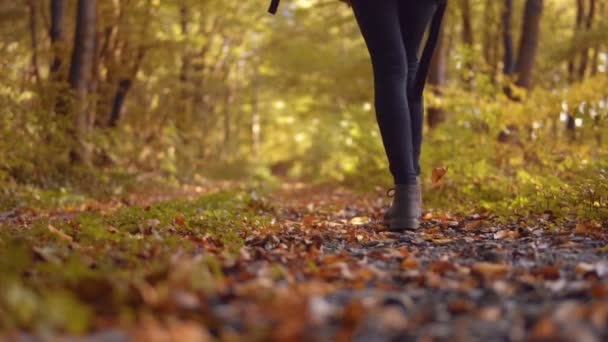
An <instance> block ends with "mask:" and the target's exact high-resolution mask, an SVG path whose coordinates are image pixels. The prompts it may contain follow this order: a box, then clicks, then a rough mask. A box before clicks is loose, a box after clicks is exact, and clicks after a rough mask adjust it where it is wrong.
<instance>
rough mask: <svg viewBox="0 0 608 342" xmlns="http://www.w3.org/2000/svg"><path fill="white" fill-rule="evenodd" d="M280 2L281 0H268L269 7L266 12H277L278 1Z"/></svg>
mask: <svg viewBox="0 0 608 342" xmlns="http://www.w3.org/2000/svg"><path fill="white" fill-rule="evenodd" d="M280 2H281V0H271V1H270V7H268V13H271V14H275V13H277V10H278V9H279V3H280Z"/></svg>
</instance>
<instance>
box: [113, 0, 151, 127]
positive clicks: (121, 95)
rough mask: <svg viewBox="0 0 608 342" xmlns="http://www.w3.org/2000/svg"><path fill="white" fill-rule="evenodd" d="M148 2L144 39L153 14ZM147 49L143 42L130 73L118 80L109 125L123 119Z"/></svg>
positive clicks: (143, 32) (143, 29)
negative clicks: (130, 91) (128, 98)
mask: <svg viewBox="0 0 608 342" xmlns="http://www.w3.org/2000/svg"><path fill="white" fill-rule="evenodd" d="M147 3H148V4H147V9H148V11H147V13H146V17H145V21H144V24H143V25H142V38H141V39H142V40H143V39H144V37H145V35H146V34H147V31H148V28H149V26H150V19H151V15H152V13H151V10H152V4H151V0H148V1H147ZM125 45H126V44H125ZM146 50H147V48H146V47H145V46H144V43H141V44H140V45H139V47H138V48H137V52H136V55H135V58H134V61H133V64H132V65H131V68H130V70H129V72H128V74H127V75H125V76H123V77H121V78H120V80H119V81H118V87H117V88H116V92H115V93H114V100H113V101H112V109H111V111H110V119H109V120H108V126H109V127H116V126H117V125H118V122H119V121H120V120H121V119H122V116H123V107H124V104H125V100H126V99H127V94H128V93H129V90H131V86H132V85H133V82H134V80H135V77H136V76H137V73H138V72H139V69H140V67H141V63H142V62H143V59H144V57H145V55H146ZM128 62H129V61H128V60H124V61H123V64H126V63H128Z"/></svg>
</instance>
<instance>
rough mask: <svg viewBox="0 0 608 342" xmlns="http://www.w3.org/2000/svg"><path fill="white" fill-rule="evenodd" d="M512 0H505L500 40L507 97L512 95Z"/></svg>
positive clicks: (513, 66)
mask: <svg viewBox="0 0 608 342" xmlns="http://www.w3.org/2000/svg"><path fill="white" fill-rule="evenodd" d="M512 20H513V0H505V4H504V8H503V12H502V41H503V49H504V55H503V62H502V64H503V69H502V72H503V74H504V75H505V76H506V77H505V78H506V81H505V83H504V88H503V90H504V93H505V95H507V96H508V97H512V96H513V94H512V90H511V77H512V76H513V73H514V72H515V62H514V61H513V54H514V53H513V27H512V25H511V22H512Z"/></svg>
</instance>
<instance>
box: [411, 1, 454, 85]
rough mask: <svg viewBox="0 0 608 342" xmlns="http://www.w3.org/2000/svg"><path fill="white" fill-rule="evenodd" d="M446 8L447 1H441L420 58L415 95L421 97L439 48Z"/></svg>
mask: <svg viewBox="0 0 608 342" xmlns="http://www.w3.org/2000/svg"><path fill="white" fill-rule="evenodd" d="M446 6H447V0H441V3H440V4H439V7H437V11H436V12H435V15H433V20H432V21H431V28H430V31H429V36H428V39H427V41H426V44H425V45H424V50H423V51H422V56H421V58H420V65H419V66H418V72H417V73H416V79H415V81H414V82H415V83H414V89H413V91H414V95H417V96H421V95H422V92H423V91H424V86H425V84H426V78H427V76H428V75H429V68H430V65H431V60H432V59H433V54H434V53H435V48H436V47H437V41H438V40H439V34H440V32H441V23H442V21H443V16H444V14H445V8H446Z"/></svg>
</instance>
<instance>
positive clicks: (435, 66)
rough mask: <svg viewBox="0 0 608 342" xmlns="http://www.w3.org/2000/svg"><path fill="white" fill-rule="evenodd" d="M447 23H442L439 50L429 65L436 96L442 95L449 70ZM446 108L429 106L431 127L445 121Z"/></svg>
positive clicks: (429, 124) (430, 78)
mask: <svg viewBox="0 0 608 342" xmlns="http://www.w3.org/2000/svg"><path fill="white" fill-rule="evenodd" d="M445 27H446V26H445V25H442V27H441V30H440V31H439V36H438V38H437V50H436V51H435V54H434V55H433V59H431V65H430V67H429V77H428V84H429V86H430V87H429V88H430V90H431V92H433V94H435V95H436V96H441V93H442V87H444V86H445V85H446V83H447V72H448V65H447V62H448V54H447V50H448V49H447V44H446V41H445ZM445 114H446V113H445V110H444V109H443V108H440V107H434V106H429V107H428V110H427V117H426V122H427V124H428V126H429V128H434V127H437V125H439V124H440V123H441V122H443V121H445V117H446V115H445Z"/></svg>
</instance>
